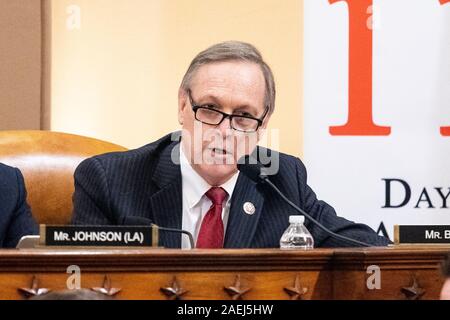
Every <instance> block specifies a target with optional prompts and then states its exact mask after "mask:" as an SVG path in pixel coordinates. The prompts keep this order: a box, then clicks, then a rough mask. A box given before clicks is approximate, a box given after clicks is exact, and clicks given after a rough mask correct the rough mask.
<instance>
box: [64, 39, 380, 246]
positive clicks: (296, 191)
mask: <svg viewBox="0 0 450 320" xmlns="http://www.w3.org/2000/svg"><path fill="white" fill-rule="evenodd" d="M274 106H275V83H274V80H273V75H272V72H271V70H270V68H269V66H268V65H267V64H266V63H265V62H264V61H263V59H262V57H261V55H260V53H259V52H258V50H257V49H256V48H254V47H253V46H252V45H250V44H247V43H242V42H224V43H220V44H217V45H214V46H212V47H210V48H208V49H206V50H205V51H203V52H201V53H199V54H198V55H197V57H195V59H194V60H193V61H192V62H191V65H190V66H189V68H188V70H187V72H186V74H185V76H184V78H183V81H182V83H181V86H180V89H179V95H178V120H179V123H180V124H181V125H182V129H183V130H182V132H181V134H180V133H174V134H170V135H167V136H165V137H163V138H161V139H160V140H158V141H156V142H153V143H150V144H148V145H146V146H144V147H142V148H140V149H136V150H131V151H128V152H124V153H111V154H106V155H101V156H97V157H94V158H91V159H88V160H85V161H84V162H83V163H81V164H80V166H79V167H78V168H77V170H76V172H75V193H74V213H73V223H74V224H122V223H124V222H125V221H126V220H127V217H128V218H129V217H131V216H137V217H144V218H148V219H150V220H152V221H153V222H154V223H155V224H157V225H159V226H162V227H171V228H177V229H181V228H182V229H185V230H187V231H190V232H191V233H192V234H193V235H194V239H195V242H196V247H197V248H221V247H225V248H264V247H279V241H280V237H281V235H282V233H283V232H284V230H285V229H286V228H287V227H288V225H289V222H288V221H289V216H290V215H295V214H297V213H296V212H295V211H294V210H293V209H292V208H291V207H289V206H288V205H287V204H286V203H285V202H283V201H282V199H281V198H280V197H279V196H277V195H276V194H274V193H273V192H272V191H271V190H270V189H268V187H267V186H266V185H264V184H260V183H257V182H254V181H252V180H250V179H249V178H247V177H246V176H244V175H243V174H239V172H238V171H237V166H236V163H237V160H238V159H240V158H241V157H242V156H243V155H246V154H250V153H255V154H260V153H261V152H262V151H263V152H262V153H265V151H267V150H266V149H263V148H259V147H257V146H256V145H257V143H258V141H259V139H260V137H261V134H262V132H263V130H264V129H265V128H266V127H267V123H268V121H269V119H270V117H271V115H272V113H273V111H274ZM268 154H270V159H271V164H273V163H275V165H274V166H273V167H272V165H271V168H272V172H271V174H272V175H271V177H270V178H271V180H272V182H273V183H274V184H275V185H277V186H278V187H279V188H280V189H281V190H282V191H283V192H284V193H285V195H286V196H287V197H288V198H289V199H290V200H291V201H293V202H294V203H295V204H297V205H298V206H300V207H301V208H302V209H304V210H305V211H307V212H308V213H309V214H310V215H312V216H313V217H314V218H315V219H316V220H318V221H319V222H321V223H322V224H323V225H325V226H326V227H328V228H329V229H331V230H332V231H334V232H336V233H338V234H341V235H344V236H347V237H350V238H354V239H357V240H360V241H363V242H366V243H369V244H372V245H386V244H388V240H387V239H386V238H384V237H380V236H378V235H377V234H376V233H375V232H374V231H373V230H372V229H370V228H369V227H368V226H366V225H362V224H357V223H353V222H351V221H348V220H346V219H343V218H340V217H338V216H337V215H336V213H335V211H334V209H333V208H332V207H331V206H329V205H328V204H326V203H325V202H323V201H320V200H318V199H317V198H316V195H315V194H314V192H313V191H312V190H311V188H310V187H309V186H308V185H307V182H306V169H305V167H304V165H303V163H302V162H301V160H300V159H298V158H296V157H293V156H289V155H286V154H282V153H278V152H269V153H268ZM274 168H275V169H274ZM306 227H307V228H308V229H309V230H310V232H311V233H312V235H313V237H314V240H315V246H316V247H338V246H350V245H351V244H349V243H348V242H344V241H340V240H336V239H334V238H331V237H330V236H329V235H328V234H327V233H325V232H323V231H322V230H321V229H320V228H318V227H316V226H315V225H313V224H312V223H311V222H310V221H308V219H306ZM160 245H162V246H165V247H172V248H180V247H183V248H184V247H188V242H187V239H185V238H182V237H181V236H180V235H178V234H175V233H162V235H161V239H160Z"/></svg>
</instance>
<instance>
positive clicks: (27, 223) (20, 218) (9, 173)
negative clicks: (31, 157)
mask: <svg viewBox="0 0 450 320" xmlns="http://www.w3.org/2000/svg"><path fill="white" fill-rule="evenodd" d="M26 198H27V192H26V190H25V184H24V181H23V177H22V174H21V173H20V171H19V169H16V168H11V167H8V166H6V165H4V164H1V163H0V247H4V248H14V247H15V246H16V244H17V243H18V242H19V240H20V238H21V237H22V236H25V235H33V234H37V231H38V230H37V225H36V223H35V221H34V219H33V217H32V215H31V211H30V207H29V206H28V204H27V202H26Z"/></svg>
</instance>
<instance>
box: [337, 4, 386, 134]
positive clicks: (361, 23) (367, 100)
mask: <svg viewBox="0 0 450 320" xmlns="http://www.w3.org/2000/svg"><path fill="white" fill-rule="evenodd" d="M339 1H345V2H346V3H347V5H348V13H349V85H348V87H349V92H348V119H347V123H346V124H345V125H343V126H332V127H330V134H331V135H333V136H388V135H389V134H390V133H391V128H390V127H383V126H378V125H376V124H375V123H374V122H373V117H372V30H371V29H369V28H368V27H367V20H368V18H369V15H368V14H369V12H370V10H369V8H372V0H329V2H330V4H333V3H336V2H339Z"/></svg>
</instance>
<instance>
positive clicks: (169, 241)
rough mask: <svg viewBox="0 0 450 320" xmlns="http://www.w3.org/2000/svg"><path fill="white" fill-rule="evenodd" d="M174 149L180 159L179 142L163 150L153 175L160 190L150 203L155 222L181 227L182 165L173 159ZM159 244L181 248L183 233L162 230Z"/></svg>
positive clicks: (175, 154)
mask: <svg viewBox="0 0 450 320" xmlns="http://www.w3.org/2000/svg"><path fill="white" fill-rule="evenodd" d="M172 150H173V157H174V159H177V161H178V160H179V143H178V142H173V143H171V144H170V145H168V146H167V147H166V148H164V150H163V151H162V152H161V154H160V159H159V161H158V164H157V166H156V169H155V173H154V175H153V181H154V183H155V184H156V185H157V186H158V187H159V189H160V190H158V191H157V192H156V193H154V194H153V195H151V198H150V204H151V208H152V212H153V219H154V222H155V224H157V225H158V226H161V227H166V228H176V229H181V227H182V212H183V196H182V190H181V186H182V184H181V171H180V165H179V164H178V163H174V162H173V161H172ZM159 245H161V246H164V247H168V248H181V234H179V233H174V232H165V231H161V232H160V240H159Z"/></svg>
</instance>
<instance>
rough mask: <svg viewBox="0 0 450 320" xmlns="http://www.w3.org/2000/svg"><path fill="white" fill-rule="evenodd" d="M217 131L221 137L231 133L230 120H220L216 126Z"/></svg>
mask: <svg viewBox="0 0 450 320" xmlns="http://www.w3.org/2000/svg"><path fill="white" fill-rule="evenodd" d="M218 129H219V130H220V132H221V133H222V135H225V134H226V133H227V132H228V133H229V132H230V131H231V129H232V128H231V119H230V118H228V117H227V118H225V119H223V120H222V122H221V123H220V124H219V125H218Z"/></svg>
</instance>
